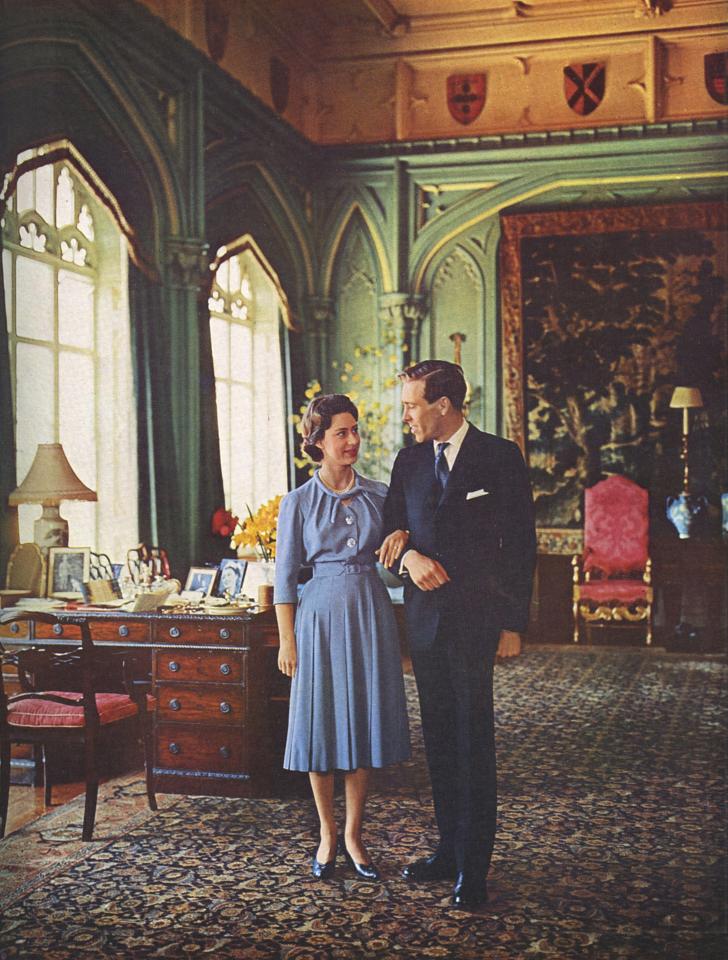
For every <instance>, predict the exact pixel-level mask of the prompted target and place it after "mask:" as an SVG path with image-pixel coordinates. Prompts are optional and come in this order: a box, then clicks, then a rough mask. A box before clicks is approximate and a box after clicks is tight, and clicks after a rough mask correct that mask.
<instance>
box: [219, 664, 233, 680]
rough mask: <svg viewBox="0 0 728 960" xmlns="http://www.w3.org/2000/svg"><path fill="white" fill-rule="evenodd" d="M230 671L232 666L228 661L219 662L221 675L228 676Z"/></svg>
mask: <svg viewBox="0 0 728 960" xmlns="http://www.w3.org/2000/svg"><path fill="white" fill-rule="evenodd" d="M231 671H232V667H231V666H230V664H229V663H221V664H220V673H221V674H222V675H223V677H229V676H230V673H231Z"/></svg>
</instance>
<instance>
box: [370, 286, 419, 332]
mask: <svg viewBox="0 0 728 960" xmlns="http://www.w3.org/2000/svg"><path fill="white" fill-rule="evenodd" d="M424 314H425V306H424V301H423V299H422V297H412V296H410V295H409V294H408V293H388V294H385V295H384V296H383V297H381V298H380V300H379V317H380V319H381V320H382V321H383V322H384V323H391V324H392V325H393V326H394V327H398V328H400V329H401V330H403V331H409V330H412V329H414V328H415V327H417V326H419V324H420V323H421V322H422V318H423V317H424Z"/></svg>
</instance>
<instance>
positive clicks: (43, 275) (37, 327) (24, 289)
mask: <svg viewBox="0 0 728 960" xmlns="http://www.w3.org/2000/svg"><path fill="white" fill-rule="evenodd" d="M16 278H17V290H18V292H17V297H16V301H15V309H16V314H15V318H16V333H17V335H18V336H19V337H28V338H29V339H31V340H52V339H53V314H54V308H55V299H56V297H55V289H54V288H55V282H56V281H55V274H54V270H53V267H52V266H51V265H50V264H49V263H43V262H41V261H40V260H31V259H29V258H28V257H18V260H17V263H16ZM49 307H50V309H49Z"/></svg>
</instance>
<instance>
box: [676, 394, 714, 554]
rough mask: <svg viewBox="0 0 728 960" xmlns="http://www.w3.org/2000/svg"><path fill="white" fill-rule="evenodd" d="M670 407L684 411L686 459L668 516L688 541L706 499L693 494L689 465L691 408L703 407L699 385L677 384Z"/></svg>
mask: <svg viewBox="0 0 728 960" xmlns="http://www.w3.org/2000/svg"><path fill="white" fill-rule="evenodd" d="M670 406H671V407H672V408H673V409H675V410H682V415H683V420H682V444H681V447H680V459H681V460H682V462H683V483H682V486H683V488H682V493H680V494H679V496H676V497H668V498H667V516H668V519H669V520H670V521H671V522H672V524H673V526H674V527H675V529H676V530H677V533H678V536H679V537H680V539H681V540H687V539H688V538H689V536H690V532H691V529H692V526H693V523H694V521H695V520H696V519H697V518H698V517H699V516H700V515H701V514H702V513H704V511H705V509H706V507H707V502H706V500H705V497H701V496H693V495H692V494H691V493H690V464H689V445H688V444H689V437H690V411H691V410H699V409H700V408H701V407H702V406H703V397H702V395H701V393H700V390H699V389H698V388H697V387H675V389H674V390H673V393H672V398H671V400H670Z"/></svg>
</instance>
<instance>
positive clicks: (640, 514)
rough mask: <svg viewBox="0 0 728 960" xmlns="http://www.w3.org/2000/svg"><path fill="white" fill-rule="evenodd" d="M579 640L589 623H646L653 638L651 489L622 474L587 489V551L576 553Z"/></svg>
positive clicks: (576, 634)
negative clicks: (645, 488)
mask: <svg viewBox="0 0 728 960" xmlns="http://www.w3.org/2000/svg"><path fill="white" fill-rule="evenodd" d="M571 564H572V568H573V578H572V579H573V584H572V589H573V593H572V600H573V615H574V643H578V642H579V625H580V622H582V621H583V622H584V623H586V624H587V625H588V626H601V627H604V626H610V625H615V624H618V625H619V624H621V625H631V626H632V625H635V624H641V623H644V624H645V628H646V632H645V642H646V644H647V645H648V646H649V644H651V643H652V602H653V594H652V561H651V560H650V556H649V515H648V495H647V491H646V490H644V489H643V488H642V487H640V486H638V485H637V484H636V483H634V482H633V481H632V480H629V479H628V478H627V477H622V476H612V477H608V478H607V479H606V480H601V481H600V482H599V483H596V484H594V486H593V487H590V488H588V489H587V490H586V491H585V492H584V555H583V557H579V556H575V557H573V558H572V561H571Z"/></svg>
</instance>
